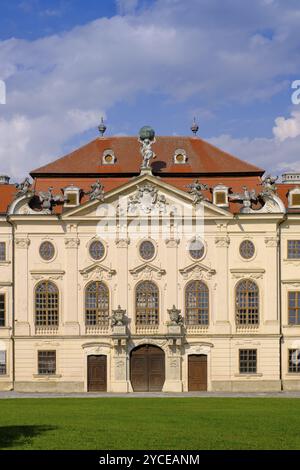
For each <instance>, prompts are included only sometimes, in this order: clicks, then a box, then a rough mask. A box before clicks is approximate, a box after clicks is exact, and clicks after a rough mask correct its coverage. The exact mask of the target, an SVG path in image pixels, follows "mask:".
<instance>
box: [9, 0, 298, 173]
mask: <svg viewBox="0 0 300 470" xmlns="http://www.w3.org/2000/svg"><path fill="white" fill-rule="evenodd" d="M22 5H23V8H29V7H30V6H31V5H32V2H29V1H25V2H23V3H22ZM293 5H295V3H294V2H293V0H286V1H285V2H284V6H283V7H282V3H280V2H275V1H274V2H268V5H266V2H263V1H262V0H253V1H252V2H251V3H245V2H240V1H238V0H231V1H230V2H229V3H228V4H227V5H226V7H225V6H223V5H222V3H220V1H219V0H189V8H187V7H186V2H182V0H157V1H156V3H155V4H154V6H153V7H152V8H148V9H147V11H143V10H141V11H140V13H138V14H137V13H136V14H134V15H133V14H132V15H126V13H128V12H130V13H133V12H134V10H135V8H136V7H137V6H138V2H137V1H136V0H127V1H125V0H123V1H121V0H120V1H119V8H120V10H119V11H120V12H122V14H123V15H124V16H116V17H113V18H110V19H105V18H103V19H99V20H96V21H93V22H91V23H89V24H86V25H84V26H80V27H76V28H74V29H73V30H71V31H69V32H67V33H64V34H60V35H54V36H50V37H46V38H43V39H39V40H35V41H32V42H29V41H25V40H20V39H10V40H7V41H2V42H1V41H0V78H1V79H4V80H6V82H7V104H6V105H5V106H2V107H1V116H2V117H1V119H0V142H1V144H0V172H4V171H5V172H9V173H11V174H14V175H15V176H21V175H22V174H23V173H24V172H27V171H29V170H30V169H32V168H33V167H36V166H39V165H40V164H42V163H46V162H47V161H48V160H49V159H50V160H52V159H54V158H55V157H56V156H57V155H59V154H60V153H62V152H63V147H64V144H65V143H66V142H68V141H69V140H70V139H72V138H73V137H74V136H76V135H78V134H80V133H83V132H85V131H87V130H88V129H90V128H91V127H95V126H96V125H97V123H98V121H99V119H100V116H101V114H104V113H105V112H108V111H109V110H110V109H111V108H112V106H115V105H116V104H118V103H122V102H124V101H127V100H130V99H132V98H135V97H138V96H139V95H140V94H143V93H144V94H147V93H149V92H150V93H161V94H162V95H163V96H167V97H168V98H171V99H172V100H173V101H181V102H185V101H186V100H191V99H193V102H194V105H193V108H194V109H200V110H201V109H209V108H210V107H212V108H213V104H214V105H217V106H220V107H221V106H222V104H224V103H226V104H228V103H234V102H237V103H239V104H240V103H246V102H248V103H253V102H255V100H265V99H269V98H270V97H272V96H273V95H275V94H277V93H278V92H279V91H280V90H282V89H283V87H286V86H288V82H287V76H288V74H295V73H296V72H298V71H299V70H300V56H299V54H298V49H299V21H298V16H297V13H299V11H300V9H299V7H298V9H297V8H296V7H295V6H293ZM265 31H268V34H267V33H266V32H265ZM74 110H75V111H74ZM213 111H214V109H213ZM282 119H283V118H282ZM291 120H292V123H290V122H288V123H287V122H286V121H289V120H284V119H283V120H279V121H277V122H276V126H275V129H276V130H275V131H274V132H275V133H276V132H277V133H279V134H278V136H279V135H280V136H281V137H279V138H277V139H254V140H253V141H250V140H248V141H244V140H242V141H239V140H238V141H236V140H234V139H232V138H230V137H228V136H221V137H219V138H217V140H219V142H220V145H221V144H222V142H224V145H229V146H232V147H233V148H236V149H237V150H238V152H236V153H237V154H238V155H241V156H243V155H244V154H245V149H244V148H243V144H246V143H247V145H249V152H250V150H251V149H252V150H253V152H252V155H254V157H253V158H254V159H255V160H256V161H257V162H259V164H260V165H263V164H264V163H263V162H265V161H267V162H268V161H270V163H272V164H273V166H274V165H276V164H277V163H278V162H280V161H283V162H289V161H291V162H292V159H293V158H294V159H295V158H297V156H298V154H297V156H296V151H295V149H293V152H294V156H293V157H291V156H289V157H288V158H286V156H285V148H287V147H288V146H289V148H290V150H292V146H293V144H295V142H297V140H298V137H297V136H298V134H297V132H298V131H297V132H296V134H297V136H295V132H294V134H293V135H291V133H292V130H291V128H292V127H293V126H294V125H295V120H296V121H297V126H298V124H299V123H298V118H295V115H293V116H292V117H291ZM170 132H171V130H170ZM288 134H289V137H295V138H294V139H287V138H286V137H284V136H287V135H288ZM280 139H281V140H280ZM275 140H276V141H275ZM239 142H241V144H240V143H239ZM221 146H222V145H221ZM283 147H284V148H283ZM281 151H282V152H283V155H281V153H280V152H281ZM270 152H273V155H271V154H270ZM250 153H251V152H250ZM247 157H248V155H247ZM260 158H261V160H260V161H259V159H260ZM275 158H276V159H277V160H275Z"/></svg>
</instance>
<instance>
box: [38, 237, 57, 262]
mask: <svg viewBox="0 0 300 470" xmlns="http://www.w3.org/2000/svg"><path fill="white" fill-rule="evenodd" d="M54 254H55V248H54V245H53V243H51V242H48V241H47V242H43V243H41V246H40V256H41V258H42V259H43V260H44V261H51V260H52V258H54Z"/></svg>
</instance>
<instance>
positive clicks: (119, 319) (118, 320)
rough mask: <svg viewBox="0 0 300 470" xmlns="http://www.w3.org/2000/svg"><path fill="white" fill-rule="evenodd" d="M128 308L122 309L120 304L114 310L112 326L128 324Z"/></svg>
mask: <svg viewBox="0 0 300 470" xmlns="http://www.w3.org/2000/svg"><path fill="white" fill-rule="evenodd" d="M125 315H126V310H125V309H122V308H121V306H120V305H119V306H118V308H117V309H116V310H113V311H112V316H111V317H110V319H111V326H112V327H113V326H124V325H126V316H125Z"/></svg>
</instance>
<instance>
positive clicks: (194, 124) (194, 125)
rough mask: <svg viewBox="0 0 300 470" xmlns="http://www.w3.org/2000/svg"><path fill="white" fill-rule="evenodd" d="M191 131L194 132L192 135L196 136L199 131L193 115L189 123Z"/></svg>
mask: <svg viewBox="0 0 300 470" xmlns="http://www.w3.org/2000/svg"><path fill="white" fill-rule="evenodd" d="M191 131H192V133H193V134H194V136H195V137H196V135H197V132H198V131H199V126H198V124H197V121H196V118H195V117H194V120H193V122H192V125H191Z"/></svg>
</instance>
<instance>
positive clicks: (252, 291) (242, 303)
mask: <svg viewBox="0 0 300 470" xmlns="http://www.w3.org/2000/svg"><path fill="white" fill-rule="evenodd" d="M236 322H237V324H238V325H257V324H258V323H259V290H258V287H257V285H256V284H255V282H253V281H250V280H249V279H245V280H244V281H240V282H239V283H238V285H237V286H236Z"/></svg>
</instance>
